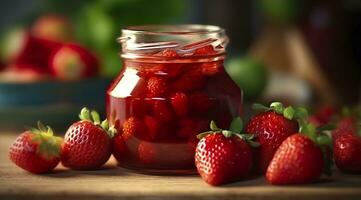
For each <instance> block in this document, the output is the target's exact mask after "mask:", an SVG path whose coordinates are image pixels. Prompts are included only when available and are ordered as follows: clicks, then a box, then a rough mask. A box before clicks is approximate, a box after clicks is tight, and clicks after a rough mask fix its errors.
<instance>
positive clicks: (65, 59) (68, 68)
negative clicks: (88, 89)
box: [50, 44, 99, 80]
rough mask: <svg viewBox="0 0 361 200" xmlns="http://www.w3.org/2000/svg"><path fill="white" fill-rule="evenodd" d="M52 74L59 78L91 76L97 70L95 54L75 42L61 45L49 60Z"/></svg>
mask: <svg viewBox="0 0 361 200" xmlns="http://www.w3.org/2000/svg"><path fill="white" fill-rule="evenodd" d="M50 66H51V72H52V74H53V76H55V77H57V78H59V79H61V80H76V79H81V78H87V77H92V76H95V75H97V74H98V72H99V63H98V59H97V58H96V56H95V55H94V54H93V53H91V52H90V51H88V50H87V49H85V48H84V47H81V46H79V45H77V44H66V45H63V46H62V47H61V48H60V49H59V50H58V51H56V53H55V54H54V55H53V57H52V58H51V60H50Z"/></svg>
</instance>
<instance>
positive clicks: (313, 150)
mask: <svg viewBox="0 0 361 200" xmlns="http://www.w3.org/2000/svg"><path fill="white" fill-rule="evenodd" d="M323 168H324V161H323V155H322V150H321V148H320V147H319V146H318V145H317V144H316V143H315V142H313V141H312V140H311V139H310V138H309V137H308V136H306V135H303V134H300V133H297V134H294V135H292V136H289V137H288V138H287V139H286V140H284V141H283V142H282V144H281V145H280V147H279V148H278V150H277V151H276V153H275V155H274V157H273V159H272V161H271V163H270V164H269V166H268V169H267V172H266V178H267V181H268V182H269V183H271V184H273V185H286V184H305V183H312V182H315V181H317V180H318V179H319V178H320V176H321V174H322V171H323Z"/></svg>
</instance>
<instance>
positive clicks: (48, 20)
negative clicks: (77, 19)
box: [31, 14, 72, 42]
mask: <svg viewBox="0 0 361 200" xmlns="http://www.w3.org/2000/svg"><path fill="white" fill-rule="evenodd" d="M31 32H32V34H33V35H34V36H37V37H39V38H44V39H48V40H55V41H59V42H66V41H69V40H70V39H71V32H72V30H71V24H70V22H69V20H68V19H67V18H66V17H64V16H61V15H56V14H48V15H44V16H42V17H40V18H38V19H37V20H36V21H35V22H34V25H33V27H32V29H31Z"/></svg>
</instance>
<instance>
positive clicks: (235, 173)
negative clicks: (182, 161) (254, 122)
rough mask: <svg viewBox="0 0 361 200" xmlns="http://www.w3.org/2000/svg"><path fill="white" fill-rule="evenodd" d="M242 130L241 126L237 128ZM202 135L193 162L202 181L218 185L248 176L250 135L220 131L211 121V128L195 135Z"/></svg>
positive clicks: (250, 150)
mask: <svg viewBox="0 0 361 200" xmlns="http://www.w3.org/2000/svg"><path fill="white" fill-rule="evenodd" d="M240 130H241V129H240ZM198 137H199V138H202V139H201V140H200V141H199V143H198V146H197V148H196V153H195V164H196V167H197V170H198V172H199V174H200V175H201V177H202V178H203V180H204V181H205V182H206V183H208V184H210V185H214V186H216V185H221V184H225V183H229V182H233V181H237V180H240V179H242V178H245V177H246V176H247V175H249V173H250V170H251V167H252V162H253V159H252V149H251V147H250V145H249V144H248V143H247V141H249V142H250V144H253V142H251V141H250V139H252V137H251V136H250V135H242V134H240V133H236V132H233V131H228V130H221V129H220V128H218V127H217V126H216V125H215V123H214V122H213V121H212V122H211V131H208V132H204V133H201V134H199V135H198Z"/></svg>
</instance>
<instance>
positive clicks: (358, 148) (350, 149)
mask: <svg viewBox="0 0 361 200" xmlns="http://www.w3.org/2000/svg"><path fill="white" fill-rule="evenodd" d="M337 132H338V133H337V135H335V134H333V136H334V143H333V151H334V160H335V163H336V166H337V167H338V168H339V169H340V170H341V171H342V172H344V173H358V174H359V173H361V157H360V155H361V137H360V136H359V135H358V133H357V129H356V128H354V126H353V127H349V128H347V127H342V128H341V129H340V128H339V129H338V130H337Z"/></svg>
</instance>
